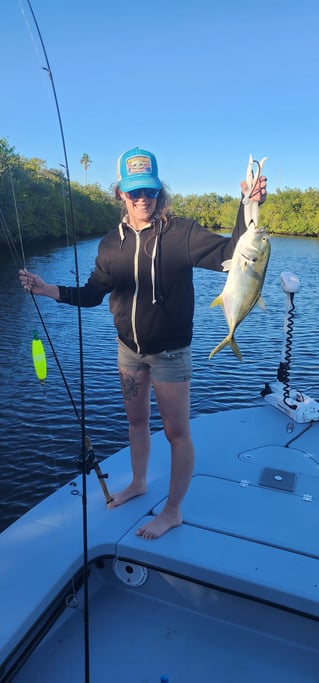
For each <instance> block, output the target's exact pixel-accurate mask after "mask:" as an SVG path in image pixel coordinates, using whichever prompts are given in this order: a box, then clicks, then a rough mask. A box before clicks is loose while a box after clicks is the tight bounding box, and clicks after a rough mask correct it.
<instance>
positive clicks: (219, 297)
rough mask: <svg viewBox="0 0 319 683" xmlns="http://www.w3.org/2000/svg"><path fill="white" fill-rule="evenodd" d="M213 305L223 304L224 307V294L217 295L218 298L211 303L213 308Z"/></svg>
mask: <svg viewBox="0 0 319 683" xmlns="http://www.w3.org/2000/svg"><path fill="white" fill-rule="evenodd" d="M213 306H222V308H224V301H223V296H222V294H219V295H218V296H216V299H214V301H212V303H211V304H210V308H213Z"/></svg>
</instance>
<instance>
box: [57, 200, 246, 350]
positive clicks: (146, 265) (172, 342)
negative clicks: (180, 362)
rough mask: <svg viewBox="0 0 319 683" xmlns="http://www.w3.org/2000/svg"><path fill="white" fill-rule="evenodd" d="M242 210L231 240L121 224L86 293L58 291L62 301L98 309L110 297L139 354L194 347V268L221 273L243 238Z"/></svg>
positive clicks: (125, 338) (108, 239)
mask: <svg viewBox="0 0 319 683" xmlns="http://www.w3.org/2000/svg"><path fill="white" fill-rule="evenodd" d="M245 230H246V226H245V221H244V211H243V205H242V204H240V208H239V211H238V215H237V220H236V225H235V228H234V230H233V233H232V236H231V237H230V238H229V237H223V236H222V235H219V234H217V233H213V232H210V231H209V230H208V229H207V228H204V227H203V226H201V225H199V223H196V221H193V220H190V219H186V218H178V217H171V218H170V219H169V220H168V222H167V224H166V225H165V227H162V224H161V222H160V221H154V222H153V223H151V224H150V226H148V227H146V228H143V230H140V231H137V230H134V228H132V227H130V226H129V225H128V224H127V223H121V224H120V226H119V228H118V229H117V230H113V231H111V232H109V233H107V235H106V236H105V237H104V238H103V239H102V240H101V242H100V244H99V249H98V255H97V258H96V261H95V270H94V271H93V272H92V273H91V275H90V277H89V279H88V281H87V283H86V284H85V285H84V286H83V287H79V289H78V288H77V287H64V286H59V289H60V301H61V303H67V304H71V305H78V293H79V296H80V303H81V306H84V307H90V306H98V305H99V304H100V303H101V302H102V300H103V298H104V296H105V295H106V294H108V293H110V310H111V311H112V314H113V316H114V323H115V326H116V329H117V331H118V336H119V339H120V340H121V341H122V342H124V344H126V345H127V346H128V347H129V348H131V349H133V351H137V352H138V353H141V354H146V353H148V354H153V353H160V352H161V351H169V350H174V349H178V348H182V347H184V346H188V345H189V344H190V343H191V339H192V331H193V314H194V288H193V267H197V268H207V269H208V270H217V271H222V270H223V267H222V263H223V261H225V260H227V259H231V257H232V255H233V252H234V249H235V246H236V242H237V240H238V239H239V237H240V235H241V234H242V233H243V232H245Z"/></svg>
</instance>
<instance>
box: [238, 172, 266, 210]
mask: <svg viewBox="0 0 319 683" xmlns="http://www.w3.org/2000/svg"><path fill="white" fill-rule="evenodd" d="M240 187H241V190H242V193H243V195H245V194H246V193H247V191H248V186H247V183H246V181H245V180H243V181H242V182H241V183H240ZM266 197H267V178H266V176H264V175H261V176H260V177H259V178H258V180H257V181H256V185H255V187H254V189H253V191H252V193H251V195H250V201H252V202H258V204H263V203H264V201H265V200H266Z"/></svg>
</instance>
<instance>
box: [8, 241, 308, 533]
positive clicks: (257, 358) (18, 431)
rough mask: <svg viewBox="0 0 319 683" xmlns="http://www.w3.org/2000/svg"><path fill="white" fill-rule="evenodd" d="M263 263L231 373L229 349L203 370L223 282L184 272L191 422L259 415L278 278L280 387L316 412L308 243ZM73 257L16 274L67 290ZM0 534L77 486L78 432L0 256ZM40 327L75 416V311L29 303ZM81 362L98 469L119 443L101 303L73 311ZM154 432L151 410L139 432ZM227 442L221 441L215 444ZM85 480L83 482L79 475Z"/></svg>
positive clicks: (218, 321)
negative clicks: (42, 365) (34, 353)
mask: <svg viewBox="0 0 319 683" xmlns="http://www.w3.org/2000/svg"><path fill="white" fill-rule="evenodd" d="M98 241H99V240H97V239H93V240H88V241H85V242H82V243H80V245H79V246H78V256H79V269H80V279H81V282H84V281H85V279H86V276H87V275H88V273H89V272H90V270H91V269H92V268H93V266H94V259H95V255H96V252H97V244H98ZM271 244H272V255H271V259H270V264H269V267H268V272H267V277H266V282H265V285H264V290H263V296H264V300H265V303H266V305H267V312H266V313H265V312H264V311H262V310H261V309H259V308H255V309H254V310H253V311H252V312H251V314H250V315H249V316H248V318H247V319H246V320H245V321H244V322H243V323H242V325H241V326H240V327H239V328H238V330H237V333H236V339H237V342H238V344H239V347H240V349H241V352H242V355H243V362H242V363H239V361H238V360H237V358H235V356H234V355H233V354H232V352H231V350H230V349H229V348H227V349H225V350H223V351H221V352H220V353H218V354H217V355H216V357H215V358H214V359H213V360H212V361H208V355H209V353H210V351H211V349H212V348H213V347H214V346H215V345H216V344H217V343H218V342H219V341H220V340H221V339H222V338H223V337H224V336H225V334H226V332H227V325H226V322H225V320H224V316H223V313H222V310H221V309H220V308H219V307H218V308H214V309H211V308H210V307H209V304H210V303H211V301H212V299H213V298H214V297H215V296H216V295H217V294H218V293H219V292H220V291H221V289H222V287H223V284H224V282H225V275H223V274H220V273H215V272H208V271H200V270H197V271H195V275H194V281H195V289H196V310H195V319H194V339H193V345H192V350H193V364H194V378H193V382H192V392H191V415H192V417H195V416H196V415H199V414H200V413H212V412H214V411H216V410H220V409H224V410H227V409H230V408H233V407H236V408H237V407H248V406H256V405H259V404H262V402H263V399H262V398H261V397H260V390H261V389H262V388H263V387H264V384H265V382H267V381H270V382H272V381H275V379H276V372H277V367H278V364H279V361H280V356H281V348H282V337H283V323H284V315H285V304H286V297H285V295H284V293H283V290H282V288H281V285H280V273H281V272H282V271H283V270H290V271H292V272H294V273H295V274H296V275H297V276H298V277H299V278H300V281H301V289H300V292H299V293H298V294H296V296H295V305H296V311H295V318H294V336H293V347H292V363H291V373H290V377H291V382H290V383H291V386H293V387H294V388H298V389H300V390H302V391H304V392H305V393H307V394H309V395H311V396H312V397H313V398H315V399H317V400H319V351H318V322H317V321H318V271H319V242H318V241H317V240H313V239H302V238H272V239H271ZM73 262H74V259H73V248H72V247H70V248H69V247H54V248H52V249H50V250H48V249H47V251H42V252H41V251H39V250H38V252H37V254H36V255H33V256H29V257H28V258H27V267H28V269H29V270H31V271H32V270H34V271H35V272H38V273H39V274H40V275H42V276H43V277H44V279H46V280H47V281H49V282H53V283H62V284H74V275H73V274H72V270H73ZM0 263H1V269H0V307H1V321H0V329H1V336H0V381H1V393H0V396H1V413H0V448H1V451H0V456H1V457H0V513H1V514H0V528H1V529H4V528H5V527H6V526H8V525H9V524H10V523H12V522H13V521H14V520H15V519H16V518H17V517H19V516H20V515H21V514H23V513H24V512H25V511H26V510H27V509H29V508H30V507H31V506H33V505H34V504H35V503H37V502H39V501H40V500H41V499H42V498H44V497H45V496H46V495H48V494H49V493H51V492H52V491H53V490H55V489H56V488H57V487H58V486H61V485H62V484H63V483H65V482H66V481H69V480H70V479H71V478H72V477H73V476H74V475H75V474H78V469H77V465H76V459H77V458H78V456H79V454H80V451H81V431H80V426H79V423H78V420H77V417H76V414H75V411H74V409H73V407H72V404H71V401H70V399H69V396H68V394H67V391H66V389H65V385H64V383H63V380H62V378H61V374H60V372H59V370H58V368H57V364H56V361H55V359H54V354H53V352H52V350H51V349H50V346H49V344H48V342H47V340H46V336H45V333H44V331H43V329H42V327H41V324H40V322H39V318H38V315H37V313H36V310H35V307H34V305H33V303H32V300H31V297H30V296H29V295H27V294H26V293H25V292H23V290H22V289H21V288H20V285H19V282H18V276H17V269H16V266H15V265H14V263H13V262H12V261H11V260H10V258H9V257H5V256H4V255H2V256H0ZM37 302H38V304H39V307H40V310H41V313H42V316H43V318H44V321H45V325H46V327H47V330H48V333H49V335H50V337H51V339H52V342H53V346H54V350H55V353H56V355H57V357H58V359H59V361H60V364H61V366H62V368H63V372H64V374H65V377H66V381H67V383H68V386H69V389H70V392H71V394H72V397H73V399H74V401H75V403H76V405H77V407H78V409H79V410H80V398H81V393H80V381H79V351H78V332H77V309H76V308H72V307H68V306H63V305H59V304H56V303H55V302H54V301H52V300H49V299H45V298H38V299H37ZM82 322H83V344H84V353H85V395H86V422H87V433H88V434H89V436H90V438H91V441H92V445H93V447H94V450H95V453H96V455H97V456H99V457H102V458H106V457H107V456H108V455H110V454H111V453H114V452H115V451H117V450H118V449H119V448H121V447H123V446H125V445H127V443H128V430H127V423H126V418H125V414H124V411H123V407H122V400H121V393H120V384H119V379H118V374H117V367H116V333H115V330H114V327H113V321H112V317H111V315H110V313H109V310H108V300H107V298H106V299H105V300H104V303H103V304H102V305H101V306H99V307H97V308H95V309H89V310H83V311H82ZM35 328H36V329H37V330H38V332H39V335H40V337H41V339H42V340H43V342H44V345H45V348H46V354H47V362H48V376H47V380H46V383H45V387H42V386H41V384H40V383H39V381H38V380H37V378H36V376H35V373H34V370H33V365H32V359H31V340H32V333H33V330H34V329H35ZM160 427H161V422H160V419H159V416H158V413H157V409H156V405H155V403H154V401H152V417H151V428H152V431H155V430H157V429H159V428H160ZM225 439H227V434H225ZM90 476H95V475H94V474H91V475H90Z"/></svg>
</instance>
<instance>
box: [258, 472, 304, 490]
mask: <svg viewBox="0 0 319 683" xmlns="http://www.w3.org/2000/svg"><path fill="white" fill-rule="evenodd" d="M259 484H260V486H268V488H271V489H278V490H279V491H289V492H291V493H292V492H293V491H294V490H295V484H296V475H295V473H294V472H286V470H278V469H274V468H272V467H264V469H263V471H262V473H261V477H260V479H259Z"/></svg>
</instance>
